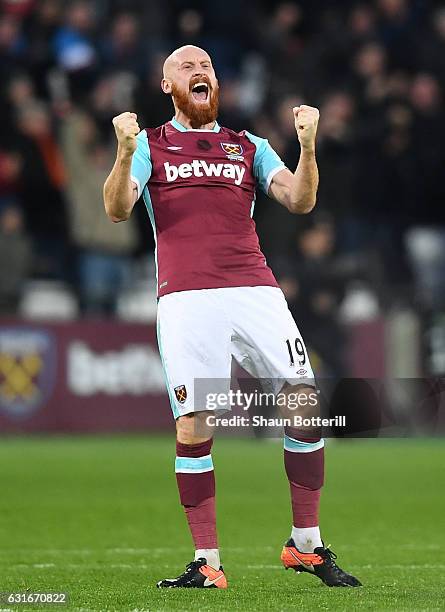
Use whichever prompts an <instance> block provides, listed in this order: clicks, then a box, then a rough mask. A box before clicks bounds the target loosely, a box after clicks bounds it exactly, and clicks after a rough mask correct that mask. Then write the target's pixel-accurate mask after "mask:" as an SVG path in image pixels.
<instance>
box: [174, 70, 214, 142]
mask: <svg viewBox="0 0 445 612" xmlns="http://www.w3.org/2000/svg"><path fill="white" fill-rule="evenodd" d="M202 80H204V82H206V83H207V84H208V86H209V102H208V103H207V104H206V105H205V106H204V105H198V104H196V103H195V102H194V101H193V98H192V97H191V92H186V91H182V90H180V89H179V88H178V87H177V86H176V85H175V84H174V83H173V85H172V94H171V95H172V98H173V100H174V102H175V105H176V107H177V108H178V109H179V110H180V111H181V112H183V113H184V115H185V116H186V117H188V119H189V120H190V124H191V126H192V128H193V129H194V130H196V129H198V128H200V127H201V126H202V125H207V124H208V123H213V122H214V121H216V118H217V116H218V107H219V89H218V86H216V88H215V89H213V88H211V87H210V83H209V82H208V81H207V80H206V79H202Z"/></svg>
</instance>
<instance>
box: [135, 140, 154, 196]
mask: <svg viewBox="0 0 445 612" xmlns="http://www.w3.org/2000/svg"><path fill="white" fill-rule="evenodd" d="M136 142H137V147H136V151H135V152H134V153H133V159H132V161H131V170H130V175H131V180H132V181H133V182H134V183H135V184H136V186H137V190H138V198H139V197H140V195H141V193H142V191H143V189H144V187H145V185H146V184H147V182H148V180H149V178H150V176H151V170H152V163H151V156H150V145H149V144H148V138H147V132H146V131H145V130H142V131H141V132H139V134H138V135H137V136H136Z"/></svg>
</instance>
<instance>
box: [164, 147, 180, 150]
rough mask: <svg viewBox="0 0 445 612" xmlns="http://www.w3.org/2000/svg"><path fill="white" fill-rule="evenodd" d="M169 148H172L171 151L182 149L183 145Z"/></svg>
mask: <svg viewBox="0 0 445 612" xmlns="http://www.w3.org/2000/svg"><path fill="white" fill-rule="evenodd" d="M167 149H170V151H180V150H181V149H182V147H167Z"/></svg>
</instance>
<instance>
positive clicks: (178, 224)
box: [131, 119, 284, 297]
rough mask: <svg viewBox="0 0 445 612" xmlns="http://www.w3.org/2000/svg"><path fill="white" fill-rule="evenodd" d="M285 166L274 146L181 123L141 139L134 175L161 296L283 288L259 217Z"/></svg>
mask: <svg viewBox="0 0 445 612" xmlns="http://www.w3.org/2000/svg"><path fill="white" fill-rule="evenodd" d="M283 168H284V164H283V162H282V161H281V159H280V158H279V157H278V155H277V154H276V152H275V151H274V150H273V149H272V147H271V146H270V145H269V143H268V141H267V140H265V139H263V138H258V137H257V136H254V135H253V134H250V133H249V132H246V131H243V132H240V133H236V132H234V131H232V130H229V129H227V128H224V127H221V126H219V125H218V124H217V123H216V124H215V126H214V128H213V129H212V130H190V129H187V128H185V127H184V126H182V125H181V124H180V123H179V122H178V121H177V120H176V119H172V120H171V121H169V122H168V123H165V124H164V125H161V126H160V127H158V128H148V129H145V130H142V131H141V132H140V133H139V134H138V136H137V149H136V151H135V153H134V155H133V160H132V166H131V178H132V180H133V181H134V183H135V184H136V185H137V189H138V195H139V196H140V195H141V193H142V195H143V199H144V202H145V205H146V207H147V210H148V214H149V216H150V220H151V223H152V226H153V231H154V234H155V239H156V254H155V257H156V267H157V283H158V296H159V297H161V296H163V295H166V294H167V293H173V292H175V291H186V290H191V289H214V288H222V287H243V286H245V287H253V286H259V285H266V286H273V287H276V286H277V282H276V280H275V278H274V276H273V274H272V271H271V270H270V268H269V267H268V266H267V264H266V261H265V258H264V255H263V254H262V253H261V250H260V247H259V242H258V236H257V234H256V231H255V222H254V221H253V219H252V215H253V208H254V204H255V191H256V188H257V187H258V186H259V187H260V188H261V189H263V191H264V192H265V193H267V192H268V189H269V185H270V182H271V180H272V178H273V177H274V176H275V174H276V173H277V172H279V171H280V170H282V169H283Z"/></svg>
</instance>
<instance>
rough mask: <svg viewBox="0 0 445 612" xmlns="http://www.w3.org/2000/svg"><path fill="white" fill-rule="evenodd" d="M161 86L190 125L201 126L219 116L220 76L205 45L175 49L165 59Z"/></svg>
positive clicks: (179, 116)
mask: <svg viewBox="0 0 445 612" xmlns="http://www.w3.org/2000/svg"><path fill="white" fill-rule="evenodd" d="M161 87H162V91H163V92H164V93H165V94H168V95H171V97H172V100H173V104H174V107H175V116H176V117H177V118H182V120H183V121H185V123H186V124H187V125H191V126H192V127H193V128H199V127H201V126H203V125H207V124H209V123H212V122H213V121H215V120H216V116H217V114H218V80H217V78H216V75H215V71H214V70H213V66H212V60H211V59H210V56H209V54H208V53H207V51H204V49H201V48H200V47H195V46H194V45H185V46H184V47H179V49H176V50H175V51H173V53H172V54H171V55H169V56H168V57H167V59H166V60H165V62H164V67H163V78H162V81H161Z"/></svg>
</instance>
